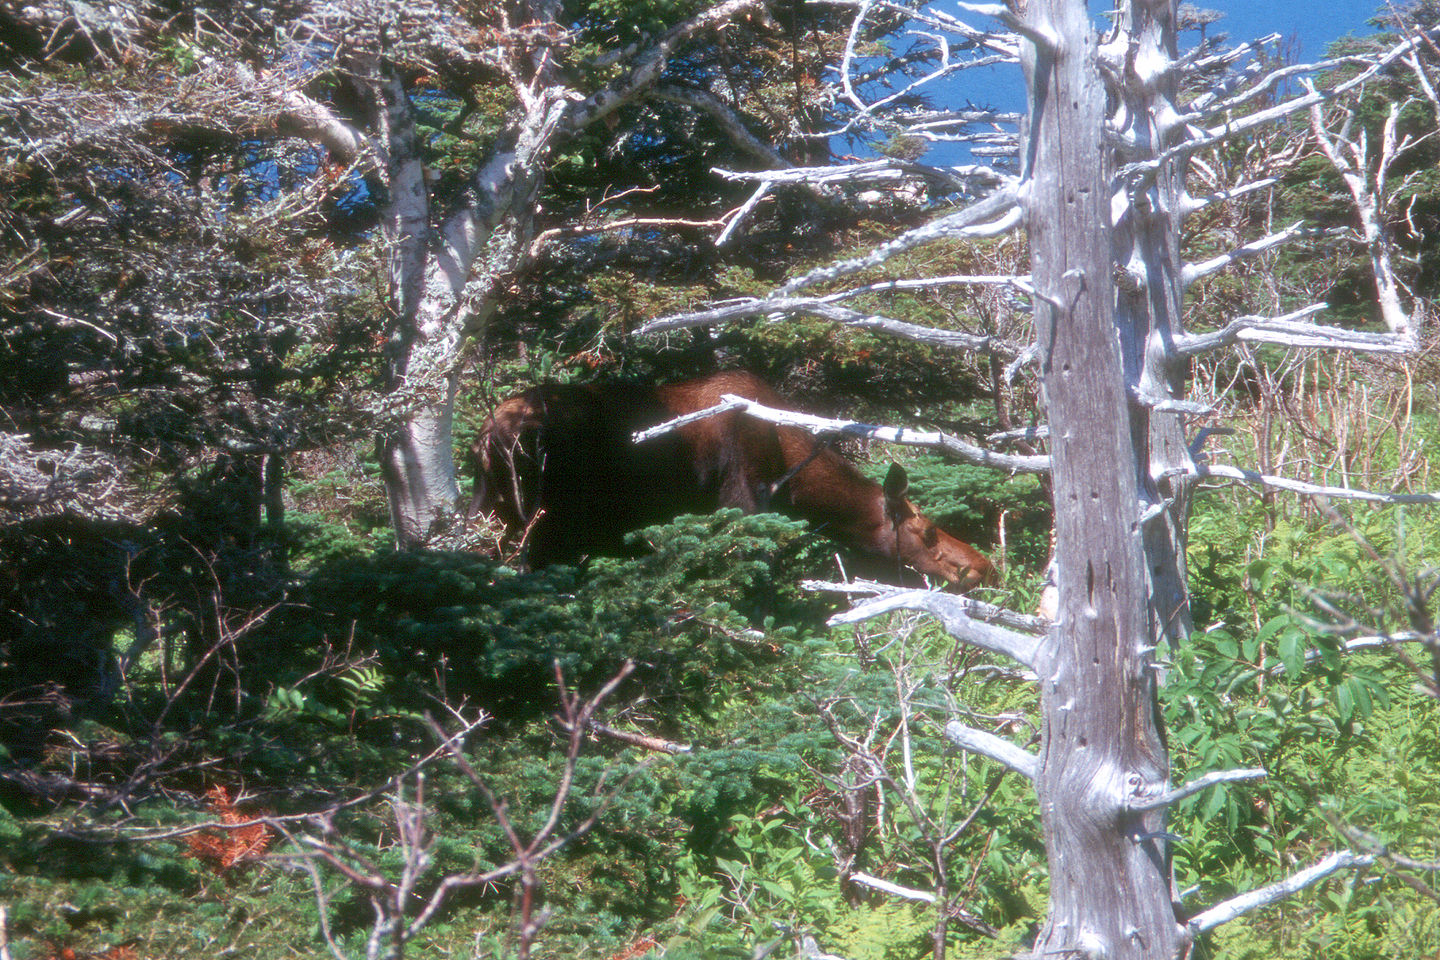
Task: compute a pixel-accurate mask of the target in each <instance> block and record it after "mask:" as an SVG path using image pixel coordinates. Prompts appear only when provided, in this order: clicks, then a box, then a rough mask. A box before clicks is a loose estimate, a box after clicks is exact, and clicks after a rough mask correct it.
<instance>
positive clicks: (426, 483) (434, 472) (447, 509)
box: [376, 380, 460, 547]
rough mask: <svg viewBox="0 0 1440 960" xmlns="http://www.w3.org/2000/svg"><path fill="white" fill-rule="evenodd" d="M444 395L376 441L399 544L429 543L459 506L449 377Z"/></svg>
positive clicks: (451, 389) (451, 393)
mask: <svg viewBox="0 0 1440 960" xmlns="http://www.w3.org/2000/svg"><path fill="white" fill-rule="evenodd" d="M447 393H448V396H447V397H446V399H445V400H444V401H443V402H441V403H438V404H435V405H434V406H428V407H424V408H422V409H420V410H417V411H416V412H414V413H412V414H411V415H410V416H409V417H407V418H406V420H405V422H404V423H403V424H402V425H401V426H400V428H399V429H397V430H395V431H393V432H391V433H388V434H386V435H384V436H382V437H381V438H380V440H379V442H378V444H377V449H376V453H377V455H378V457H379V460H380V470H381V477H382V479H383V480H384V481H385V492H386V494H387V495H388V497H389V501H390V519H391V521H392V523H393V524H394V528H395V540H396V543H397V544H398V545H399V546H401V547H407V546H418V545H422V544H425V543H428V542H429V541H430V540H431V539H432V537H433V536H434V535H436V534H438V533H441V532H442V531H443V530H444V529H445V528H446V527H447V526H448V524H449V523H451V522H452V521H453V520H454V518H455V515H456V512H457V510H458V504H459V501H460V488H459V486H458V484H457V483H456V479H455V457H454V455H453V453H452V447H453V437H452V433H451V424H452V421H453V412H454V407H455V386H454V383H453V380H452V383H451V385H450V387H449V389H448V391H447Z"/></svg>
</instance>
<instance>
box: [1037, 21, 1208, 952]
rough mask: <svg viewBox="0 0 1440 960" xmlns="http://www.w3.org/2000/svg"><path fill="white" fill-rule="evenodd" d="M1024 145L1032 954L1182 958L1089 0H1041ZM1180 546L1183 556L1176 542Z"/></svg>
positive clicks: (1129, 371)
mask: <svg viewBox="0 0 1440 960" xmlns="http://www.w3.org/2000/svg"><path fill="white" fill-rule="evenodd" d="M1026 17H1027V22H1028V24H1029V26H1031V27H1033V28H1034V29H1035V30H1036V32H1037V33H1038V35H1039V36H1041V37H1048V38H1052V40H1051V42H1049V43H1046V42H1044V41H1043V40H1042V42H1040V43H1038V44H1036V45H1034V46H1032V45H1030V44H1026V45H1024V46H1025V47H1026V48H1027V50H1028V52H1027V54H1026V55H1025V56H1024V58H1023V59H1024V67H1025V73H1026V78H1027V81H1028V88H1029V91H1030V97H1031V107H1030V128H1029V131H1028V136H1027V138H1026V144H1025V148H1024V152H1023V163H1024V165H1025V170H1024V176H1025V179H1026V180H1027V181H1028V186H1029V193H1028V198H1027V220H1028V223H1029V229H1030V242H1031V271H1032V276H1033V278H1034V285H1035V290H1036V301H1035V320H1036V331H1037V336H1038V343H1039V346H1040V349H1041V364H1042V371H1041V375H1042V388H1043V390H1044V393H1045V401H1046V408H1047V410H1048V412H1049V421H1050V438H1051V439H1050V442H1051V456H1052V463H1053V473H1052V477H1053V481H1054V497H1055V537H1056V546H1057V552H1058V557H1059V610H1058V615H1057V619H1056V623H1055V627H1054V634H1053V635H1052V637H1051V642H1050V643H1049V644H1047V645H1045V649H1044V651H1043V652H1042V653H1041V655H1040V656H1039V658H1038V662H1037V664H1036V672H1037V675H1038V677H1039V680H1040V684H1041V708H1042V711H1043V715H1044V735H1043V741H1042V749H1041V755H1040V767H1039V772H1038V775H1037V777H1036V784H1035V785H1036V791H1037V794H1038V797H1039V800H1040V805H1041V813H1042V819H1043V823H1044V832H1045V846H1046V853H1047V856H1048V859H1049V862H1050V865H1051V875H1050V912H1049V916H1048V918H1047V920H1046V923H1045V926H1044V928H1043V929H1042V931H1041V933H1040V935H1039V937H1038V939H1037V940H1036V943H1035V947H1034V955H1035V956H1036V957H1067V956H1074V957H1101V956H1103V957H1106V958H1108V960H1121V958H1135V960H1142V958H1143V960H1156V958H1165V960H1173V958H1174V957H1176V956H1177V955H1178V953H1179V949H1180V946H1181V940H1180V935H1181V928H1180V926H1179V924H1177V922H1176V917H1175V910H1174V907H1173V905H1172V900H1171V873H1170V866H1169V857H1168V852H1167V850H1166V849H1165V841H1164V840H1163V838H1160V837H1158V836H1157V835H1158V834H1160V833H1161V832H1162V831H1163V817H1162V816H1161V815H1160V814H1157V813H1150V814H1137V813H1132V812H1130V811H1129V810H1128V809H1127V803H1128V802H1129V801H1131V800H1132V799H1141V798H1144V797H1147V796H1151V795H1153V793H1154V792H1155V791H1157V790H1163V788H1164V785H1165V784H1166V783H1167V780H1168V763H1169V760H1168V754H1167V751H1166V747H1165V743H1164V739H1163V735H1162V733H1161V731H1160V729H1159V726H1158V719H1157V711H1156V683H1157V679H1156V675H1155V670H1154V666H1155V664H1154V661H1153V658H1152V656H1151V651H1152V649H1153V646H1154V643H1155V638H1154V630H1155V623H1154V620H1153V618H1152V616H1151V610H1152V607H1151V604H1150V599H1151V593H1150V587H1151V578H1152V576H1153V575H1158V574H1163V573H1164V572H1163V571H1151V570H1150V569H1148V566H1147V556H1146V549H1145V533H1144V527H1145V521H1144V520H1143V519H1142V516H1143V515H1144V514H1145V511H1146V506H1147V503H1146V501H1147V500H1148V499H1149V492H1150V490H1151V488H1152V487H1153V482H1152V481H1151V479H1150V477H1149V469H1148V467H1149V454H1148V446H1149V439H1150V423H1149V416H1148V409H1147V408H1146V407H1145V406H1144V405H1143V404H1142V403H1140V402H1138V400H1137V396H1136V393H1135V387H1136V380H1137V379H1138V376H1139V370H1138V369H1137V364H1136V363H1135V359H1134V358H1135V353H1134V347H1133V345H1134V344H1135V343H1136V342H1137V340H1136V337H1137V335H1138V336H1139V340H1138V342H1140V343H1144V342H1145V338H1144V336H1143V334H1141V333H1140V332H1139V331H1137V330H1136V329H1134V326H1133V325H1134V322H1135V316H1134V315H1133V314H1131V313H1129V312H1128V311H1126V312H1125V313H1124V314H1117V312H1116V309H1115V307H1116V301H1115V297H1116V285H1115V282H1114V274H1113V271H1114V267H1113V266H1112V259H1111V256H1112V240H1113V233H1112V228H1111V213H1112V198H1111V189H1112V176H1113V173H1114V171H1113V169H1112V163H1111V162H1110V159H1109V158H1110V146H1109V144H1107V143H1106V141H1105V136H1106V130H1105V120H1106V116H1105V111H1106V105H1107V94H1106V89H1105V86H1104V84H1103V82H1102V79H1101V75H1100V72H1099V67H1098V54H1099V50H1098V39H1097V37H1096V34H1095V30H1094V27H1093V26H1092V24H1091V21H1090V14H1089V11H1088V10H1087V7H1086V4H1085V3H1084V2H1083V0H1032V3H1031V4H1030V5H1029V7H1028V8H1027V12H1026ZM1172 559H1173V558H1172Z"/></svg>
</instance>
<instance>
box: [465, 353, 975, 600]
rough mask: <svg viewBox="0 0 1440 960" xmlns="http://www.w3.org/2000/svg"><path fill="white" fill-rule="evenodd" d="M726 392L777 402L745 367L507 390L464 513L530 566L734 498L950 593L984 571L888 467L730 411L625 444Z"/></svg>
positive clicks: (607, 549) (611, 549)
mask: <svg viewBox="0 0 1440 960" xmlns="http://www.w3.org/2000/svg"><path fill="white" fill-rule="evenodd" d="M727 393H728V394H736V395H738V396H740V397H744V398H745V399H748V400H753V401H756V402H757V403H761V404H764V405H766V406H771V407H781V408H783V407H785V403H784V402H783V401H782V400H781V398H780V396H779V395H778V394H777V393H776V392H775V391H774V390H773V389H772V388H771V387H770V386H769V385H768V384H766V383H765V382H764V381H762V380H761V379H760V378H759V377H756V376H755V375H754V374H751V373H747V372H744V371H729V372H722V373H714V374H710V375H708V376H704V377H699V378H696V379H693V380H686V381H683V382H680V383H674V384H669V385H662V386H651V385H642V384H627V383H609V384H548V385H544V386H538V387H534V388H531V389H529V390H526V391H524V392H523V393H521V394H518V395H517V396H514V397H511V398H510V399H508V400H505V401H504V402H503V403H501V404H500V405H499V406H497V407H496V408H495V411H494V413H492V414H491V416H490V417H489V418H488V419H487V421H486V423H485V426H484V428H483V429H482V431H481V433H480V436H479V439H478V440H477V441H476V442H475V444H474V446H473V447H472V448H471V451H470V459H471V464H472V466H473V468H474V471H475V492H474V497H473V499H472V501H471V504H470V508H469V516H470V517H471V518H474V517H477V516H480V515H488V516H491V517H493V518H495V519H497V520H498V521H499V522H500V523H501V524H502V525H503V528H504V537H505V542H506V543H507V544H510V545H515V544H523V546H524V551H525V559H526V561H527V563H528V564H529V566H531V567H543V566H546V565H549V564H553V563H575V562H578V561H579V560H581V559H582V558H583V557H585V556H587V555H590V554H602V555H612V556H613V555H621V554H623V552H624V540H625V534H627V533H629V532H630V531H633V530H637V529H640V528H641V527H646V526H650V525H653V524H659V523H665V522H668V521H670V520H673V519H674V518H675V517H677V516H679V515H681V514H684V513H710V512H713V511H715V510H717V509H720V508H722V507H738V508H740V509H742V510H744V511H746V512H747V513H758V512H762V511H774V512H777V513H783V514H786V515H788V516H790V517H793V518H796V519H802V520H808V521H810V523H811V524H812V525H814V526H815V527H817V528H818V529H820V530H822V531H823V532H824V533H825V534H827V535H828V536H830V537H832V538H833V539H835V540H837V541H839V542H840V543H841V544H842V545H843V546H844V547H846V548H848V549H850V550H852V551H855V552H856V553H858V554H860V555H862V556H865V557H868V558H871V559H874V560H879V561H882V562H885V563H887V564H888V567H889V569H890V570H895V568H896V566H897V564H903V565H905V566H907V567H909V568H911V569H912V570H915V571H917V572H919V573H921V574H924V575H925V576H928V577H932V578H935V579H938V580H943V581H945V583H946V584H947V585H948V586H949V587H950V588H951V589H958V590H967V589H969V588H971V587H974V586H976V585H978V584H981V583H985V582H989V581H990V580H991V579H993V576H994V568H993V567H992V565H991V563H990V561H989V560H987V559H986V558H985V556H984V555H982V554H981V553H980V552H979V551H977V550H976V549H975V548H974V547H971V546H970V545H969V544H967V543H964V542H963V541H961V540H959V539H958V538H956V537H954V536H951V535H950V534H949V533H947V532H945V531H944V530H942V529H940V528H939V527H938V526H936V525H935V523H934V522H933V521H931V520H930V519H929V518H928V517H926V516H925V515H924V514H922V513H921V512H920V511H919V510H917V509H916V508H915V505H914V504H913V503H911V502H910V501H909V500H907V499H905V492H906V489H907V488H908V486H909V481H908V479H907V477H906V475H905V471H904V469H903V468H901V467H900V466H899V465H898V464H892V465H891V467H890V472H889V475H888V476H887V477H886V478H885V483H884V484H883V485H882V484H877V483H875V482H874V481H872V480H869V479H867V478H866V477H864V476H863V475H862V474H861V473H860V471H859V470H857V469H856V468H855V466H854V465H853V464H851V463H850V462H849V461H848V460H846V459H845V458H844V457H842V456H840V455H839V454H837V453H836V452H835V451H833V450H832V449H830V448H829V447H828V446H826V445H825V444H823V443H820V442H819V441H817V440H816V439H815V438H814V437H812V436H811V435H810V434H809V433H807V432H805V431H803V430H800V429H798V428H794V427H784V426H776V425H774V424H771V423H768V422H766V421H763V420H759V419H757V418H755V417H750V416H746V415H745V414H744V413H742V412H740V411H729V412H725V413H721V414H717V415H715V416H712V417H708V418H705V419H702V420H698V421H695V422H693V423H689V424H686V425H684V426H681V427H679V428H677V429H675V430H672V431H670V432H669V433H666V434H663V435H661V436H659V437H654V438H651V439H649V440H646V441H644V442H643V443H638V444H637V443H635V442H633V440H632V437H633V435H634V433H635V432H636V431H638V430H643V429H645V428H646V427H651V426H654V425H656V424H659V423H663V422H665V421H667V420H671V419H674V418H675V417H678V416H682V415H684V414H688V413H694V412H696V411H700V410H704V409H706V408H707V407H711V406H714V405H715V404H717V403H719V402H720V399H721V397H722V395H724V394H727ZM872 566H879V565H878V564H872Z"/></svg>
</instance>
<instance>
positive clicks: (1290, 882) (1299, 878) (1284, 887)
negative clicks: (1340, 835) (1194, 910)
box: [1188, 850, 1375, 937]
mask: <svg viewBox="0 0 1440 960" xmlns="http://www.w3.org/2000/svg"><path fill="white" fill-rule="evenodd" d="M1374 862H1375V855H1374V854H1358V853H1352V852H1351V851H1349V850H1341V851H1339V852H1337V853H1332V854H1330V856H1328V857H1326V858H1325V859H1324V860H1321V861H1320V862H1319V863H1317V864H1315V865H1314V866H1313V867H1307V868H1306V869H1304V870H1301V871H1300V872H1299V873H1297V874H1295V875H1293V876H1291V877H1289V878H1287V879H1285V880H1281V881H1279V882H1278V883H1272V884H1270V885H1269V886H1268V887H1261V888H1260V889H1259V890H1252V891H1250V892H1249V893H1242V894H1241V895H1240V896H1238V897H1232V898H1230V899H1229V900H1226V901H1224V902H1223V903H1219V904H1216V905H1215V906H1213V907H1211V908H1210V909H1209V910H1206V911H1204V912H1203V913H1200V914H1197V915H1196V916H1194V917H1191V918H1190V923H1189V925H1188V926H1189V932H1190V935H1191V936H1192V937H1194V936H1196V935H1197V934H1201V933H1205V932H1206V931H1209V930H1214V929H1215V928H1216V927H1218V926H1220V925H1221V924H1223V923H1229V922H1230V921H1231V920H1235V919H1237V918H1239V917H1242V916H1244V915H1245V914H1247V913H1250V912H1251V911H1252V910H1258V909H1260V908H1261V907H1268V906H1269V905H1270V904H1272V903H1278V902H1280V901H1281V900H1284V899H1285V898H1287V897H1290V896H1292V895H1294V894H1296V893H1298V892H1300V891H1301V890H1304V889H1305V888H1306V887H1309V886H1313V885H1315V884H1317V883H1319V882H1320V881H1321V880H1324V879H1325V878H1326V877H1328V876H1330V875H1331V874H1333V873H1338V872H1339V871H1341V870H1348V869H1351V868H1353V867H1368V866H1369V865H1370V864H1372V863H1374Z"/></svg>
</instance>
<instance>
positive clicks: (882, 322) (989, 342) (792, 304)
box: [635, 277, 1023, 360]
mask: <svg viewBox="0 0 1440 960" xmlns="http://www.w3.org/2000/svg"><path fill="white" fill-rule="evenodd" d="M989 282H992V279H991V278H970V277H954V278H950V277H940V278H937V280H936V281H934V282H933V283H932V282H930V281H927V280H923V279H920V280H894V281H886V282H883V283H877V284H873V285H872V286H873V287H874V289H875V290H876V291H883V290H886V289H897V290H903V289H923V288H925V287H929V286H945V285H947V284H950V283H989ZM995 282H999V278H995ZM1004 282H1008V283H1011V284H1014V285H1017V286H1021V283H1020V278H1005V280H1004ZM1022 289H1023V287H1022ZM867 292H870V291H869V290H866V289H863V288H861V289H857V290H853V291H852V290H847V291H844V292H843V293H837V294H831V295H830V296H828V297H813V298H812V297H775V298H760V299H755V300H742V301H740V302H738V303H727V304H725V305H723V306H719V307H712V308H710V309H709V310H701V311H698V312H695V313H681V314H674V315H672V316H669V317H663V318H661V319H659V320H651V321H650V322H649V323H647V324H645V325H644V326H642V327H640V328H639V329H638V330H636V331H635V332H636V334H637V335H638V334H648V333H661V332H664V331H667V330H678V329H683V328H686V327H701V326H706V325H708V324H712V323H726V322H728V321H731V320H740V319H744V318H746V317H755V316H764V317H770V318H775V317H777V316H783V315H785V314H800V315H806V316H812V317H820V318H821V319H824V320H831V321H834V322H835V323H843V324H844V325H845V326H847V327H854V328H856V329H857V330H881V331H884V332H885V333H889V334H892V335H893V336H897V337H904V338H905V339H907V340H913V341H915V342H916V343H926V344H929V345H931V346H935V347H942V348H944V349H947V350H970V351H972V352H974V353H981V354H988V355H990V356H995V357H999V358H1000V359H1002V360H1014V359H1017V358H1018V357H1019V356H1020V354H1021V350H1020V348H1019V347H1018V346H1016V345H1015V344H1012V343H1009V342H1007V341H1004V340H999V339H997V338H995V337H992V336H989V335H977V334H973V333H966V332H964V331H963V330H942V329H939V328H937V327H924V326H920V325H919V324H915V323H910V322H908V321H905V320H896V319H894V318H892V317H887V316H884V315H882V314H876V313H862V312H860V311H858V310H852V309H850V308H848V307H842V306H839V305H838V304H837V303H836V301H837V300H843V299H847V298H849V297H852V296H859V295H860V294H862V293H867Z"/></svg>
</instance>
